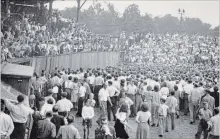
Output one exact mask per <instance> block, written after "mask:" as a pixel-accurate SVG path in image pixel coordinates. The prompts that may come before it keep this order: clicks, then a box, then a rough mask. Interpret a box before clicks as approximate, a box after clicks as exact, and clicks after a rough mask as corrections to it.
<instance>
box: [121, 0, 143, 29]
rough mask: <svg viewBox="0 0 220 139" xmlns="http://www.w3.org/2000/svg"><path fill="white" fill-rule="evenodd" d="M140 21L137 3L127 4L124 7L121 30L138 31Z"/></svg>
mask: <svg viewBox="0 0 220 139" xmlns="http://www.w3.org/2000/svg"><path fill="white" fill-rule="evenodd" d="M140 21H141V15H140V10H139V7H138V5H136V4H131V5H129V6H128V7H127V8H126V9H125V11H124V13H123V17H122V22H123V23H122V24H123V30H126V31H127V32H134V31H140V30H141V28H140Z"/></svg>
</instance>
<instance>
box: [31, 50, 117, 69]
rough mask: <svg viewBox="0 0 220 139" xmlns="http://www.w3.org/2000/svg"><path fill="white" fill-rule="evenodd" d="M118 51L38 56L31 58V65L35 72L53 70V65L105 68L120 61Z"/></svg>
mask: <svg viewBox="0 0 220 139" xmlns="http://www.w3.org/2000/svg"><path fill="white" fill-rule="evenodd" d="M120 59H121V55H120V52H80V53H73V54H65V55H56V56H39V57H34V58H33V59H32V62H31V63H32V64H31V65H32V66H33V67H35V70H36V72H37V73H41V71H42V70H45V71H46V72H47V73H51V72H53V71H54V69H55V67H58V68H65V69H68V68H70V69H72V70H75V69H79V68H80V67H82V68H105V67H106V66H117V64H118V63H119V62H120Z"/></svg>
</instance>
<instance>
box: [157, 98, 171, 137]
mask: <svg viewBox="0 0 220 139" xmlns="http://www.w3.org/2000/svg"><path fill="white" fill-rule="evenodd" d="M165 102H166V100H165V99H164V98H161V99H160V103H161V104H160V107H159V109H158V114H159V137H163V131H164V126H165V127H166V129H165V131H166V132H168V126H167V125H165V121H166V120H167V113H168V109H169V107H168V106H167V105H166V104H165Z"/></svg>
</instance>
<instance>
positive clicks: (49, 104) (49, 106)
mask: <svg viewBox="0 0 220 139" xmlns="http://www.w3.org/2000/svg"><path fill="white" fill-rule="evenodd" d="M54 105H55V104H53V100H52V99H51V98H50V99H48V100H47V102H45V103H44V105H43V106H42V108H41V110H40V114H41V116H42V117H45V116H46V113H47V112H50V111H52V108H53V106H54Z"/></svg>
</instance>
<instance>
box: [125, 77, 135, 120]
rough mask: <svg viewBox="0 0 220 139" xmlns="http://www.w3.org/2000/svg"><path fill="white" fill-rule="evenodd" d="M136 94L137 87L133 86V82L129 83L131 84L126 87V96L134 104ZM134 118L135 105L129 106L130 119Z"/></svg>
mask: <svg viewBox="0 0 220 139" xmlns="http://www.w3.org/2000/svg"><path fill="white" fill-rule="evenodd" d="M136 93H137V86H136V85H134V81H131V84H129V85H128V91H127V96H128V97H129V98H130V99H131V100H132V101H133V102H135V95H136ZM135 116H136V110H135V103H134V105H132V106H131V115H130V117H135Z"/></svg>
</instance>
